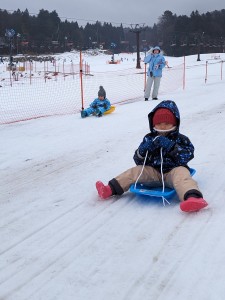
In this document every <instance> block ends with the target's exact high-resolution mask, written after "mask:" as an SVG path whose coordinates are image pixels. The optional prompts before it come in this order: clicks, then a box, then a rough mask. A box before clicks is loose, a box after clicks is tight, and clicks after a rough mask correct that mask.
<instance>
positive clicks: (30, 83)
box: [30, 61, 32, 84]
mask: <svg viewBox="0 0 225 300" xmlns="http://www.w3.org/2000/svg"><path fill="white" fill-rule="evenodd" d="M31 75H32V74H31V61H30V84H31Z"/></svg>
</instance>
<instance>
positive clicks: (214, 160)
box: [0, 57, 225, 300]
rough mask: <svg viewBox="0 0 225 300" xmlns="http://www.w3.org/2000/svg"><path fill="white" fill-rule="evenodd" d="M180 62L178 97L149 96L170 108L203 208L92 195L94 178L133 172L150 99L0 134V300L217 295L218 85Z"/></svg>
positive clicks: (223, 115) (224, 161)
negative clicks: (182, 74) (182, 83)
mask: <svg viewBox="0 0 225 300" xmlns="http://www.w3.org/2000/svg"><path fill="white" fill-rule="evenodd" d="M204 59H207V57H205V58H204ZM188 63H189V66H191V65H193V67H190V68H188V69H187V74H186V76H187V84H186V90H185V91H178V92H176V93H174V94H168V95H167V96H166V97H163V98H161V99H160V100H164V99H172V100H174V101H176V103H177V105H178V107H179V109H180V113H181V132H182V133H184V134H185V135H188V136H189V138H190V139H191V141H192V142H193V144H194V145H195V148H196V151H195V158H194V159H193V161H192V162H191V163H190V166H192V167H194V168H195V169H196V170H197V173H196V175H195V178H196V180H197V181H198V183H199V186H200V188H201V190H202V192H203V194H204V197H205V199H206V200H207V201H208V203H209V206H208V207H207V208H206V209H204V210H202V211H200V212H198V213H192V214H186V213H183V212H181V211H180V210H179V203H178V202H177V201H173V202H172V203H171V205H167V206H166V207H163V205H162V202H161V201H160V200H159V201H158V202H156V201H151V200H149V199H148V198H141V197H137V196H135V195H134V194H131V193H126V194H124V195H123V196H122V197H120V198H117V197H114V198H112V199H110V200H107V201H102V200H100V199H99V198H98V197H97V194H96V191H95V182H96V180H98V179H100V180H102V181H104V182H107V181H108V180H110V179H111V178H113V177H114V176H116V175H118V174H119V173H121V172H122V171H124V170H126V169H127V168H130V167H131V166H133V165H134V163H133V159H132V157H133V153H134V150H135V149H136V148H137V147H138V145H139V143H140V142H141V140H142V138H143V136H144V135H145V134H146V133H147V132H148V121H147V114H148V112H149V111H150V110H151V109H152V108H153V107H154V106H155V105H156V104H157V103H158V101H149V102H145V101H143V99H140V102H135V103H130V104H127V105H118V106H117V108H116V111H115V112H114V113H113V114H110V115H108V116H104V117H102V118H95V117H90V118H87V119H81V118H80V116H79V115H73V116H63V117H52V118H46V119H39V120H33V121H27V122H21V123H17V124H12V125H7V126H5V125H4V126H1V127H0V134H1V141H2V142H1V148H0V165H1V171H0V173H1V175H0V176H1V184H0V195H1V200H0V236H1V243H0V254H1V255H0V266H1V267H0V299H4V300H25V299H29V300H30V299H32V300H41V299H43V300H46V299H47V300H52V299H64V300H74V299H76V300H87V299H92V300H103V299H104V300H105V299H107V300H115V299H116V300H141V299H142V300H147V299H149V300H156V299H157V300H174V299H176V300H189V299H193V300H223V299H224V298H225V285H224V278H225V269H224V267H223V266H224V263H225V241H224V240H223V233H224V230H225V225H224V219H225V210H224V206H223V205H224V201H225V200H224V193H225V187H224V178H225V168H224V167H225V152H224V146H225V139H224V129H225V121H224V120H225V100H224V94H225V84H224V80H222V81H221V80H220V77H219V76H217V77H216V76H214V75H213V74H214V73H212V76H211V77H209V80H208V82H207V84H205V83H204V68H205V67H204V65H203V64H202V65H201V66H198V67H194V65H196V59H195V57H190V58H189V61H188ZM201 63H203V62H201ZM199 64H200V63H199ZM218 68H219V67H218V65H217V64H215V65H214V66H212V68H211V70H212V72H215V74H217V73H218V74H220V73H219V71H218Z"/></svg>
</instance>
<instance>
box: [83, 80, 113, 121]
mask: <svg viewBox="0 0 225 300" xmlns="http://www.w3.org/2000/svg"><path fill="white" fill-rule="evenodd" d="M110 107H111V104H110V102H109V100H108V99H107V98H106V92H105V90H104V88H103V86H100V87H99V91H98V98H96V99H95V100H94V101H93V102H92V103H91V104H90V107H88V108H86V109H84V110H82V111H81V118H86V117H88V116H90V115H92V114H94V115H96V116H97V117H101V116H102V115H103V114H104V112H105V111H107V110H109V109H110Z"/></svg>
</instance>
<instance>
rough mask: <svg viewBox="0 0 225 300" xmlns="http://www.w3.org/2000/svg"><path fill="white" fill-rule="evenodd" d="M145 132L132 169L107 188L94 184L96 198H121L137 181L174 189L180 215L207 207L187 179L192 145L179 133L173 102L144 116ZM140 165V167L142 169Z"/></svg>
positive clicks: (194, 184)
mask: <svg viewBox="0 0 225 300" xmlns="http://www.w3.org/2000/svg"><path fill="white" fill-rule="evenodd" d="M148 120H149V127H150V133H148V134H147V135H146V136H145V137H144V139H143V141H142V143H141V144H140V146H139V147H138V149H137V150H136V151H135V153H134V161H135V163H136V166H135V167H133V168H131V169H128V170H127V171H125V172H123V173H122V174H120V175H118V176H117V177H115V178H113V179H111V180H110V181H109V183H108V185H104V184H103V183H102V182H101V181H97V182H96V188H97V191H98V194H99V197H100V198H102V199H107V198H109V197H110V196H112V195H122V194H123V193H124V192H126V191H128V190H129V187H130V185H131V184H134V183H135V182H136V180H137V178H139V179H138V180H139V182H140V183H149V182H151V183H155V184H156V185H158V184H159V183H160V184H162V183H163V181H164V183H165V185H166V186H168V187H170V188H174V189H175V190H176V192H177V195H178V197H179V199H180V209H181V210H182V211H184V212H193V211H198V210H200V209H202V208H204V207H206V206H207V205H208V203H207V202H206V201H205V200H204V199H203V195H202V193H201V191H200V190H199V188H198V185H197V182H196V181H195V180H194V179H193V178H192V177H191V175H190V170H189V167H188V165H187V164H188V162H189V161H190V160H191V159H192V158H193V157H194V146H193V145H192V143H191V141H190V140H189V138H188V137H187V136H185V135H183V134H181V133H180V132H179V127H180V114H179V110H178V108H177V105H176V104H175V102H173V101H171V100H165V101H162V102H161V103H159V104H158V105H157V106H156V107H155V108H154V109H153V110H152V111H151V112H150V113H149V115H148ZM143 166H144V167H143Z"/></svg>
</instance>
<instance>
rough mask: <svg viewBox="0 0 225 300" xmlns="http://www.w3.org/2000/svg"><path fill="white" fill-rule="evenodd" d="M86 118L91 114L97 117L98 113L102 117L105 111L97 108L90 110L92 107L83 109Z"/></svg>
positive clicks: (102, 108)
mask: <svg viewBox="0 0 225 300" xmlns="http://www.w3.org/2000/svg"><path fill="white" fill-rule="evenodd" d="M85 111H86V113H87V116H90V115H92V114H96V115H98V114H99V112H100V113H101V114H102V115H103V114H104V112H105V111H106V109H105V108H104V107H98V108H92V107H88V108H86V109H85Z"/></svg>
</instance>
